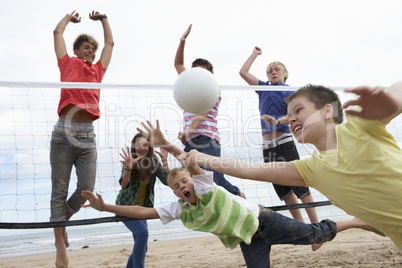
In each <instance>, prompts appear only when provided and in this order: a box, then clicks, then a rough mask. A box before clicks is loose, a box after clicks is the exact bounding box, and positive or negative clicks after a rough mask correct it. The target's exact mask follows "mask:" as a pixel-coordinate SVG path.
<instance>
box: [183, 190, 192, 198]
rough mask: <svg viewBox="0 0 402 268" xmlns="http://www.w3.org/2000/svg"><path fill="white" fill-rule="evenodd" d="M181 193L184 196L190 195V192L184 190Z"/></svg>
mask: <svg viewBox="0 0 402 268" xmlns="http://www.w3.org/2000/svg"><path fill="white" fill-rule="evenodd" d="M183 194H184V196H185V197H190V195H191V193H190V192H189V191H185V192H184V193H183Z"/></svg>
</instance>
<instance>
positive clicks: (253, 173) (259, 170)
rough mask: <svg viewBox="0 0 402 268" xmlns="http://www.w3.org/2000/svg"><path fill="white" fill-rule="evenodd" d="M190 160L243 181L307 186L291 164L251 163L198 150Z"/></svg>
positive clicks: (193, 152)
mask: <svg viewBox="0 0 402 268" xmlns="http://www.w3.org/2000/svg"><path fill="white" fill-rule="evenodd" d="M189 158H190V159H191V158H193V159H194V161H195V163H196V164H197V165H200V166H203V167H206V168H210V169H213V170H215V171H218V172H221V173H223V174H227V175H230V176H233V177H237V178H241V179H248V180H255V181H266V182H272V183H277V184H281V185H289V186H305V185H306V184H305V183H304V180H303V178H302V177H301V175H300V173H299V172H298V171H297V169H296V167H295V166H294V165H293V164H292V163H291V162H269V163H264V164H261V163H250V162H247V161H243V160H239V159H231V158H226V157H216V156H210V155H207V154H204V153H200V152H198V151H197V150H191V151H190V153H189Z"/></svg>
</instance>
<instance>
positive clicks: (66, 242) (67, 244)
mask: <svg viewBox="0 0 402 268" xmlns="http://www.w3.org/2000/svg"><path fill="white" fill-rule="evenodd" d="M71 216H73V214H71V213H68V212H66V220H67V221H68V220H69V219H70V218H71ZM63 238H64V244H65V245H66V248H68V247H69V246H70V243H69V242H68V236H67V231H66V227H63Z"/></svg>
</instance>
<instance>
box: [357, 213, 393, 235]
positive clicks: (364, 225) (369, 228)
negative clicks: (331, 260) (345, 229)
mask: <svg viewBox="0 0 402 268" xmlns="http://www.w3.org/2000/svg"><path fill="white" fill-rule="evenodd" d="M353 221H355V222H356V224H358V226H359V228H361V229H363V230H366V231H370V232H373V233H376V234H378V235H381V236H386V235H385V234H384V233H383V232H381V231H380V230H377V229H376V228H374V227H373V226H371V225H370V224H368V223H367V222H365V221H363V220H361V219H359V218H356V217H355V218H353Z"/></svg>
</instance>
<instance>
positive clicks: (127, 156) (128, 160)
mask: <svg viewBox="0 0 402 268" xmlns="http://www.w3.org/2000/svg"><path fill="white" fill-rule="evenodd" d="M121 150H122V152H123V154H122V153H120V156H121V158H123V160H122V161H120V162H121V163H123V164H124V165H125V166H126V167H127V168H129V169H132V168H133V166H134V165H135V164H136V163H137V162H138V160H140V159H141V158H143V157H144V156H138V157H137V158H133V157H132V156H131V153H130V148H129V147H128V146H127V152H126V151H124V148H121Z"/></svg>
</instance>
